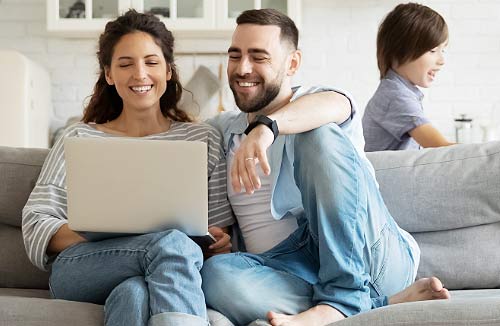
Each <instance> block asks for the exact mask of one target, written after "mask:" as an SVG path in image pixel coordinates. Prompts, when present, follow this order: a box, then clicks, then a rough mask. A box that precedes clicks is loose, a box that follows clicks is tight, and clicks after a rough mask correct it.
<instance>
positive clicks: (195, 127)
mask: <svg viewBox="0 0 500 326" xmlns="http://www.w3.org/2000/svg"><path fill="white" fill-rule="evenodd" d="M65 137H99V138H102V137H118V136H115V135H111V134H107V133H104V132H101V131H98V130H96V129H95V128H94V127H92V126H91V125H88V124H84V123H76V124H74V125H72V126H70V127H68V128H67V129H66V130H65V132H64V134H63V136H62V137H60V138H59V140H58V141H57V142H56V144H55V145H54V147H53V148H52V149H51V151H50V152H49V154H48V156H47V158H46V160H45V163H44V165H43V167H42V170H41V172H40V176H39V177H38V181H37V183H36V185H35V187H34V189H33V191H32V193H31V195H30V197H29V199H28V202H27V203H26V206H25V207H24V209H23V220H22V230H23V238H24V245H25V247H26V252H27V253H28V257H29V258H30V260H31V262H32V263H33V264H34V265H35V266H37V267H38V268H40V269H42V270H47V267H48V262H49V257H48V255H47V253H46V250H47V246H48V243H49V241H50V239H51V237H52V236H53V235H54V233H56V232H57V230H58V229H59V228H60V227H61V226H62V225H64V224H65V223H67V216H66V213H67V206H66V169H65V161H64V138H65ZM143 139H156V140H192V141H202V142H205V143H206V144H207V152H208V164H207V166H208V196H209V198H208V199H209V200H208V201H209V203H208V215H209V220H208V224H209V225H216V226H219V227H224V226H228V225H231V224H232V223H233V222H234V220H233V213H232V211H231V207H230V205H229V202H228V201H227V190H226V187H227V183H226V178H227V175H226V161H225V157H224V152H223V149H222V140H221V136H220V135H219V133H218V132H217V131H216V129H214V128H212V127H211V126H209V125H206V124H195V123H184V122H173V123H172V125H171V127H170V129H169V130H168V131H166V132H163V133H159V134H155V135H150V136H146V137H143Z"/></svg>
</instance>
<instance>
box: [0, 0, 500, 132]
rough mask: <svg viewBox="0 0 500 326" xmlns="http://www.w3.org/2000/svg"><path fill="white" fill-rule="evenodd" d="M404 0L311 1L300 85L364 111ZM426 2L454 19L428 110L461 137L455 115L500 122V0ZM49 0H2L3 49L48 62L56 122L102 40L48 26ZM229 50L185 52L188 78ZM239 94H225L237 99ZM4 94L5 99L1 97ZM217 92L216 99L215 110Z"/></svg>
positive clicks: (91, 67) (74, 108) (66, 112)
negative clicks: (386, 23)
mask: <svg viewBox="0 0 500 326" xmlns="http://www.w3.org/2000/svg"><path fill="white" fill-rule="evenodd" d="M397 3H399V2H398V1H393V0H351V1H345V0H303V14H302V29H301V33H302V35H301V39H300V47H301V49H302V50H303V52H304V64H303V67H302V70H301V72H300V74H299V75H298V76H297V77H296V79H295V81H296V83H297V84H318V83H319V84H327V85H335V86H337V87H341V88H343V89H346V90H348V91H349V92H351V93H352V94H353V95H354V96H355V98H356V100H357V102H358V105H359V107H360V109H361V111H362V109H363V108H364V106H365V104H366V102H367V101H368V100H369V98H370V96H371V95H372V93H373V92H374V90H375V88H376V87H377V85H378V71H377V66H376V58H375V38H376V33H377V26H378V24H379V23H380V21H381V20H382V18H383V17H384V15H385V14H386V13H387V12H389V11H390V10H391V9H392V8H393V7H394V6H395V5H396V4H397ZM422 3H424V4H426V5H428V6H430V7H432V8H434V9H435V10H437V11H438V12H440V13H441V14H442V15H443V16H444V18H445V19H446V21H447V22H448V25H449V29H450V46H449V49H448V52H447V53H448V54H447V64H446V66H445V68H444V69H443V70H442V72H441V73H440V76H439V79H438V80H437V81H436V82H435V84H434V85H433V87H432V88H430V89H429V90H426V91H425V94H426V98H425V102H424V103H425V110H426V113H427V115H428V117H429V118H430V119H431V120H432V121H433V123H434V124H435V125H436V126H437V127H438V128H439V129H440V130H441V131H442V132H443V133H444V134H445V135H446V136H448V137H449V138H450V139H453V135H454V133H453V130H454V129H453V128H454V127H453V118H455V117H457V116H458V115H459V114H460V113H466V114H469V115H470V116H472V117H473V118H474V119H475V122H477V123H478V124H479V123H485V122H488V121H495V123H496V124H497V125H500V1H496V0H432V1H431V0H429V1H422ZM45 23H46V18H45V1H43V0H0V48H10V49H16V50H19V51H20V52H22V53H24V54H25V55H26V56H27V57H29V58H31V59H32V60H34V61H36V62H38V63H40V64H41V65H43V66H45V67H46V68H47V69H48V70H49V72H50V75H51V78H52V97H53V102H54V112H55V118H54V126H57V125H60V124H62V123H63V121H65V120H66V119H67V118H68V117H71V116H74V115H79V114H81V112H82V109H83V102H84V99H85V98H86V97H87V96H88V95H89V94H90V93H91V90H92V86H93V84H94V81H95V77H96V69H97V65H96V60H95V51H96V40H95V39H67V38H60V37H56V36H53V35H50V34H48V33H47V32H46V31H45V29H46V28H45ZM220 62H225V58H224V57H223V56H221V55H196V56H188V55H184V56H178V57H177V63H178V66H179V67H180V70H181V77H182V79H183V81H184V82H185V81H187V80H188V78H189V77H190V76H191V74H192V73H193V71H194V70H195V68H196V66H197V65H198V64H205V65H207V66H209V68H210V69H211V70H212V71H213V72H214V73H215V74H217V70H218V65H219V63H220ZM230 97H231V94H230V92H229V91H228V90H227V88H226V89H225V92H224V99H225V102H227V105H228V106H229V105H230V102H231V101H230ZM1 101H2V100H1V99H0V104H1ZM216 105H217V99H216V98H215V97H214V98H213V99H212V101H211V106H212V110H215V106H216Z"/></svg>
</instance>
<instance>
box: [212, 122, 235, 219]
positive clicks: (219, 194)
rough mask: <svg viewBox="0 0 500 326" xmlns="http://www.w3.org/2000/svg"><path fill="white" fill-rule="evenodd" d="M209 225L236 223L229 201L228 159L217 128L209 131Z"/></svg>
mask: <svg viewBox="0 0 500 326" xmlns="http://www.w3.org/2000/svg"><path fill="white" fill-rule="evenodd" d="M207 146H208V151H207V152H208V225H210V226H212V225H215V226H219V227H224V226H228V225H231V224H233V223H234V216H233V211H232V209H231V206H230V205H229V201H228V199H227V172H226V158H225V156H224V151H223V149H222V138H221V136H220V134H219V133H218V132H217V130H215V128H212V127H210V128H209V131H208V139H207Z"/></svg>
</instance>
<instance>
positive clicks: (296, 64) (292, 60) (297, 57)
mask: <svg viewBox="0 0 500 326" xmlns="http://www.w3.org/2000/svg"><path fill="white" fill-rule="evenodd" d="M288 60H289V62H288V67H287V68H288V69H287V75H288V76H293V75H295V73H296V72H297V71H298V70H299V68H300V64H301V63H302V51H300V50H294V51H293V52H292V53H291V54H290V55H289V59H288Z"/></svg>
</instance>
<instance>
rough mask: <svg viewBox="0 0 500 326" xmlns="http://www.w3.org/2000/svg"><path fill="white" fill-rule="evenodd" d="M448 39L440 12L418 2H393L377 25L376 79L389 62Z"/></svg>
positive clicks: (400, 61)
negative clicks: (390, 9) (391, 7)
mask: <svg viewBox="0 0 500 326" xmlns="http://www.w3.org/2000/svg"><path fill="white" fill-rule="evenodd" d="M447 39H448V27H447V25H446V22H445V20H444V18H443V17H441V15H439V14H438V13H437V12H435V11H434V10H432V9H431V8H429V7H426V6H423V5H420V4H418V3H411V2H410V3H406V4H399V5H397V6H396V7H395V8H394V9H393V10H392V11H391V12H390V13H389V14H387V16H386V17H385V19H384V21H383V22H382V24H380V27H379V30H378V35H377V61H378V68H379V70H380V78H384V77H385V75H386V74H387V72H388V71H389V69H390V68H392V66H393V65H395V64H398V65H402V64H405V63H407V62H410V61H413V60H415V59H417V58H419V57H420V56H421V55H423V54H424V53H426V52H427V51H429V50H432V49H433V48H435V47H436V46H438V45H440V44H441V43H443V42H445V41H446V40H447Z"/></svg>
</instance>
